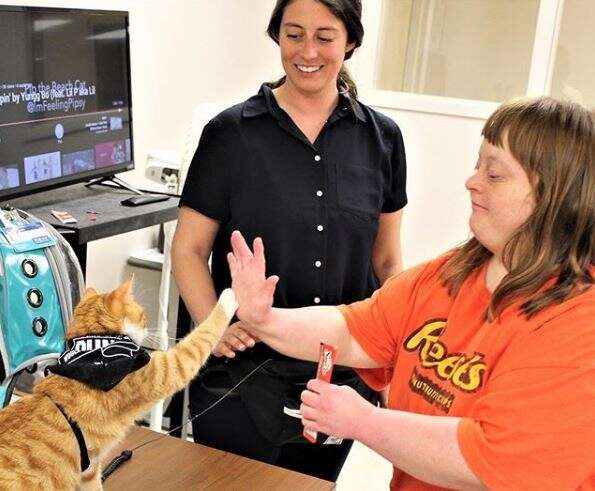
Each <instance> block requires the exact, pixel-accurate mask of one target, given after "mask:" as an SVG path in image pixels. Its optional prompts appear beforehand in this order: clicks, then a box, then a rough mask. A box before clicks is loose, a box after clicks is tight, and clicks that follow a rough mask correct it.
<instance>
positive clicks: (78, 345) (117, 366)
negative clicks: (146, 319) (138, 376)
mask: <svg viewBox="0 0 595 491" xmlns="http://www.w3.org/2000/svg"><path fill="white" fill-rule="evenodd" d="M149 359H150V356H149V353H147V352H146V351H145V350H144V349H143V348H141V347H140V346H139V345H138V344H136V343H135V342H134V341H133V340H132V339H130V338H129V337H128V336H125V335H110V334H101V335H91V336H81V337H77V338H72V339H70V340H69V341H68V346H67V349H66V351H65V352H64V353H62V354H61V355H60V358H59V359H58V364H57V365H53V366H50V367H48V370H49V371H50V372H52V373H55V374H57V375H61V376H63V377H67V378H71V379H74V380H78V381H79V382H82V383H83V384H87V385H89V386H91V387H93V388H95V389H101V390H103V391H108V390H110V389H112V388H114V387H115V386H116V385H118V384H119V383H120V382H121V381H122V379H123V378H124V377H126V375H128V374H129V373H132V372H134V371H136V370H138V369H139V368H142V367H144V366H145V365H146V364H147V363H149Z"/></svg>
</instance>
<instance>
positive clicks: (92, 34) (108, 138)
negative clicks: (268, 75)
mask: <svg viewBox="0 0 595 491" xmlns="http://www.w3.org/2000/svg"><path fill="white" fill-rule="evenodd" d="M133 168H134V160H133V153H132V108H131V96H130V49H129V38H128V12H119V11H96V10H78V9H56V8H45V7H43V8H42V7H20V6H1V5H0V201H5V200H6V199H8V198H11V197H15V196H21V195H24V194H28V193H32V192H34V191H40V190H43V189H47V188H51V187H58V186H64V185H66V184H70V183H74V182H80V181H84V180H89V179H91V178H97V177H105V176H112V175H114V174H116V173H118V172H123V171H127V170H130V169H133Z"/></svg>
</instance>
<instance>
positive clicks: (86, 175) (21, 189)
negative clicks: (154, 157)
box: [0, 5, 135, 201]
mask: <svg viewBox="0 0 595 491" xmlns="http://www.w3.org/2000/svg"><path fill="white" fill-rule="evenodd" d="M1 12H32V13H33V12H42V13H45V12H48V13H53V12H55V13H63V14H64V13H72V14H86V15H89V14H91V15H114V14H116V15H123V16H124V20H125V24H126V62H127V66H128V70H127V73H126V77H127V79H128V115H129V117H128V120H129V123H128V124H129V127H130V162H125V163H123V164H116V165H113V166H110V167H109V168H101V169H93V170H90V171H86V172H81V173H80V174H74V175H73V174H71V175H69V176H68V177H58V178H56V179H52V180H51V181H50V182H48V181H40V182H36V183H32V184H25V185H23V186H18V187H16V188H8V189H0V201H6V200H9V199H12V198H17V197H19V196H26V195H28V194H34V193H39V192H42V191H48V190H50V189H56V188H61V187H66V186H69V185H71V184H77V183H80V182H85V181H90V180H91V179H98V178H101V177H109V176H114V175H116V174H119V173H121V172H126V171H130V170H133V169H134V168H135V166H134V138H133V135H132V126H133V125H132V121H133V118H132V79H131V66H130V29H129V26H130V11H129V10H99V9H81V8H61V7H40V6H37V7H30V6H23V5H0V13H1Z"/></svg>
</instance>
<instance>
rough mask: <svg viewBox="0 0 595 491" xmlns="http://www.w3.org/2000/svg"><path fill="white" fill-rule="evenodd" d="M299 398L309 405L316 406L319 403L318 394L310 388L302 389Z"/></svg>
mask: <svg viewBox="0 0 595 491" xmlns="http://www.w3.org/2000/svg"><path fill="white" fill-rule="evenodd" d="M300 398H301V400H302V402H303V403H304V404H306V405H308V406H311V407H317V406H318V405H319V403H320V394H317V393H316V392H312V391H311V390H304V391H303V392H302V394H301V397H300Z"/></svg>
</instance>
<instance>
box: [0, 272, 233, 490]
mask: <svg viewBox="0 0 595 491" xmlns="http://www.w3.org/2000/svg"><path fill="white" fill-rule="evenodd" d="M130 290H131V282H130V281H129V282H126V283H125V284H124V285H122V286H121V287H120V288H118V289H117V290H115V291H113V292H111V293H108V294H98V293H97V292H95V291H94V290H91V289H89V290H87V293H86V295H85V298H84V299H83V300H82V301H81V303H80V304H79V305H78V306H77V308H76V309H75V312H74V318H73V321H72V323H71V325H70V326H69V329H68V332H67V334H66V338H67V339H70V338H72V337H75V336H81V335H86V334H98V333H120V334H128V335H129V336H130V337H131V338H133V339H135V340H136V341H137V342H139V341H140V340H139V339H138V333H139V332H140V330H142V331H143V332H144V323H145V320H144V313H143V311H142V308H141V307H140V306H139V305H138V304H137V303H136V302H134V300H133V298H132V295H131V293H130ZM236 308H237V304H236V301H235V297H234V295H233V292H232V291H231V290H225V291H224V292H223V293H222V295H221V297H220V298H219V302H218V303H217V305H216V306H215V308H214V309H213V311H212V312H211V314H210V315H209V317H208V318H207V319H206V320H205V321H204V322H202V323H201V324H200V325H199V326H198V327H196V328H195V329H194V330H193V331H192V332H191V333H190V334H188V336H186V337H185V338H184V340H182V341H181V342H180V343H178V344H176V345H175V346H174V347H173V348H171V349H170V350H168V351H165V352H161V351H159V352H153V353H152V354H151V360H150V361H149V363H148V364H147V365H145V366H144V367H143V368H141V369H140V370H137V371H136V372H133V373H131V374H129V375H128V376H126V377H125V378H124V380H122V382H120V383H119V384H118V385H116V386H115V387H114V388H113V389H111V390H110V391H108V392H103V391H101V390H97V389H93V388H91V387H89V386H87V385H85V384H82V383H80V382H78V381H76V380H72V379H68V378H64V377H61V376H59V375H50V376H49V377H48V378H46V379H44V380H43V381H41V382H40V383H39V384H37V386H36V387H35V389H34V392H33V394H31V395H28V396H25V397H23V398H21V399H20V400H18V401H17V402H15V403H13V404H11V405H10V406H8V407H7V408H5V409H3V410H2V411H1V412H0V489H3V490H4V489H11V490H13V489H14V490H34V489H43V490H72V489H76V488H78V489H93V490H98V489H102V485H101V479H100V476H101V469H100V466H101V459H102V457H104V456H105V453H106V452H107V451H109V449H110V448H112V447H113V446H114V445H115V444H117V443H118V442H119V441H120V440H121V439H122V438H123V436H124V435H125V433H126V430H127V429H128V428H129V427H130V426H131V425H132V424H133V422H134V420H135V418H138V417H139V416H141V415H142V414H144V413H146V412H147V411H148V410H149V409H150V407H151V406H152V405H153V404H154V403H155V402H156V401H158V400H160V399H163V398H165V397H168V396H170V395H172V394H173V393H175V392H177V391H178V390H180V389H182V388H183V387H184V386H185V385H187V384H188V383H189V382H190V380H191V379H192V378H193V377H194V376H195V375H196V373H197V372H198V370H199V368H200V367H201V366H202V365H203V363H204V362H205V361H206V359H207V358H208V356H209V355H210V353H211V350H212V348H213V347H214V345H215V344H216V343H217V342H218V340H219V339H220V337H221V335H222V334H223V332H224V330H225V329H226V327H227V326H228V325H229V322H230V320H231V318H232V316H233V314H234V313H235V309H236ZM130 326H135V327H134V328H133V329H132V330H131V329H130ZM133 331H134V332H133ZM56 404H59V405H61V406H62V407H63V408H64V410H65V411H66V413H67V414H68V415H70V417H71V418H72V419H74V420H75V421H76V422H77V423H78V425H79V427H80V428H81V430H82V433H83V435H84V438H85V441H86V444H87V447H88V451H89V457H90V459H91V467H90V468H89V469H88V470H87V471H86V472H85V473H84V474H83V475H82V476H81V472H80V469H81V463H80V460H81V459H80V450H79V446H78V444H77V441H76V439H75V436H74V433H73V431H72V429H71V427H70V426H69V424H68V423H67V421H66V419H65V417H64V416H63V415H62V414H61V413H60V412H59V410H58V408H57V406H56Z"/></svg>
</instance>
